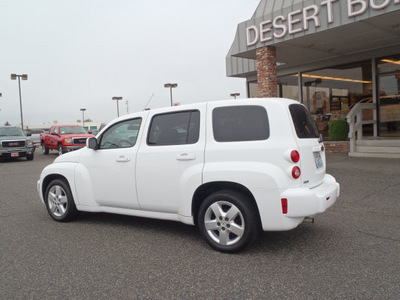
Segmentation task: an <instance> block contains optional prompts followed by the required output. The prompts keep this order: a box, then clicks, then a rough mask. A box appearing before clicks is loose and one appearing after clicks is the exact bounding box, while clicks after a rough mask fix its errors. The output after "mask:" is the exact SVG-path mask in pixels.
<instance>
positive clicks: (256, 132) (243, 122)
mask: <svg viewBox="0 0 400 300" xmlns="http://www.w3.org/2000/svg"><path fill="white" fill-rule="evenodd" d="M212 118H213V133H214V139H215V140H216V141H217V142H244V141H259V140H266V139H268V138H269V122H268V114H267V111H266V110H265V108H264V107H262V106H255V105H244V106H227V107H217V108H215V109H214V110H213V114H212Z"/></svg>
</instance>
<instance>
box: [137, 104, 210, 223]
mask: <svg viewBox="0 0 400 300" xmlns="http://www.w3.org/2000/svg"><path fill="white" fill-rule="evenodd" d="M204 112H205V105H204V106H196V109H193V110H185V111H177V112H173V113H171V112H169V113H164V114H163V113H158V114H155V113H152V112H151V111H150V114H149V123H150V124H149V125H148V126H146V127H148V132H147V136H146V140H145V137H143V140H142V143H141V145H140V148H139V152H138V156H137V190H138V198H139V204H140V207H141V208H142V209H144V210H148V211H156V212H163V213H172V214H180V215H185V214H186V216H190V211H191V201H190V200H191V199H192V196H193V192H194V191H195V189H196V188H197V187H198V186H200V184H201V181H202V170H203V165H204V147H205V132H204V131H205V130H204V128H202V127H204V125H201V124H204V121H205V113H204Z"/></svg>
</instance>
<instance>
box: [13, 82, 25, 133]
mask: <svg viewBox="0 0 400 300" xmlns="http://www.w3.org/2000/svg"><path fill="white" fill-rule="evenodd" d="M17 78H18V88H19V108H20V111H21V127H22V129H24V117H23V114H22V98H21V80H20V78H22V80H28V75H27V74H22V75H17V74H11V80H15V79H17Z"/></svg>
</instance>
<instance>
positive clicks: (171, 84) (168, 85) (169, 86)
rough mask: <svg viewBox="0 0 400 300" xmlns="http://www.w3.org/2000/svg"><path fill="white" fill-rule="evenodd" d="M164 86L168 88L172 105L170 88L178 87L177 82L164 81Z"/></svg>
mask: <svg viewBox="0 0 400 300" xmlns="http://www.w3.org/2000/svg"><path fill="white" fill-rule="evenodd" d="M164 87H165V88H169V93H170V96H171V106H172V89H173V88H176V87H178V84H177V83H166V84H164Z"/></svg>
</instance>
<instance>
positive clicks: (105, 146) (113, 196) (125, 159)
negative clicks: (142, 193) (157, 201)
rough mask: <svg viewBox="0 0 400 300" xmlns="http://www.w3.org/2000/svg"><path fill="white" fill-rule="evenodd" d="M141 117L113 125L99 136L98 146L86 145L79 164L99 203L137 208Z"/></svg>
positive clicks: (101, 204) (95, 199)
mask: <svg viewBox="0 0 400 300" xmlns="http://www.w3.org/2000/svg"><path fill="white" fill-rule="evenodd" d="M141 124H142V118H133V119H129V120H124V121H121V122H118V123H116V124H114V125H112V126H111V127H110V128H108V129H107V130H106V131H105V132H104V133H103V134H102V135H101V136H100V137H99V138H98V149H96V150H92V149H88V148H85V149H84V150H83V151H82V155H81V158H80V164H81V166H82V167H83V168H84V169H85V172H87V173H88V176H89V180H88V185H89V186H87V188H91V189H92V191H91V195H93V198H94V201H95V202H96V203H97V205H100V206H107V207H116V208H127V209H137V208H138V207H139V206H138V201H137V194H136V173H135V165H136V153H137V150H138V147H139V145H138V144H139V143H138V142H137V141H138V138H140V126H141Z"/></svg>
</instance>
